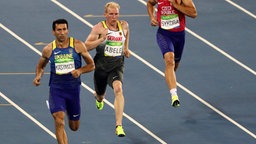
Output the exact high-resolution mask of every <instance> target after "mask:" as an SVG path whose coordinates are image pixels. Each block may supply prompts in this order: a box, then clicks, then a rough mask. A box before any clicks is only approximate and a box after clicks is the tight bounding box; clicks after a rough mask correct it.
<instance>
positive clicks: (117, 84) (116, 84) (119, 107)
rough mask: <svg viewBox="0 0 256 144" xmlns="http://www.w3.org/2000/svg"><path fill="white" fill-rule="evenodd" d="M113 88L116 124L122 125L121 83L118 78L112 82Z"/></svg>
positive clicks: (122, 99)
mask: <svg viewBox="0 0 256 144" xmlns="http://www.w3.org/2000/svg"><path fill="white" fill-rule="evenodd" d="M113 89H114V94H115V100H114V107H115V114H116V126H117V125H122V119H123V111H124V96H123V89H122V83H121V81H119V80H115V81H114V82H113Z"/></svg>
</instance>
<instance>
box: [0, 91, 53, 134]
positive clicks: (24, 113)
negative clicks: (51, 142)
mask: <svg viewBox="0 0 256 144" xmlns="http://www.w3.org/2000/svg"><path fill="white" fill-rule="evenodd" d="M0 96H1V97H2V98H3V99H5V100H6V101H7V102H8V103H10V104H11V105H12V106H14V107H15V108H16V109H17V110H19V111H20V112H21V113H22V114H23V115H25V116H26V117H27V118H29V119H30V120H31V121H33V122H34V123H35V124H37V125H38V126H39V127H40V128H41V129H43V130H44V131H45V132H47V133H48V134H49V135H51V136H52V137H53V138H55V139H56V136H55V134H54V133H53V132H51V131H50V130H49V129H48V128H46V127H45V126H44V125H43V124H41V123H40V122H39V121H38V120H36V119H35V118H34V117H32V116H31V115H30V114H28V113H27V112H26V111H25V110H23V109H22V108H21V107H19V106H18V105H17V104H16V103H14V102H13V101H12V100H10V99H9V98H8V97H7V96H5V95H4V94H3V93H2V92H0Z"/></svg>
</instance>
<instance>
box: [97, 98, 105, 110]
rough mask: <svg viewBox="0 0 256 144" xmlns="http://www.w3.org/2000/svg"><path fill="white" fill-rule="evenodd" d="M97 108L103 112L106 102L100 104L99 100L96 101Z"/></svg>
mask: <svg viewBox="0 0 256 144" xmlns="http://www.w3.org/2000/svg"><path fill="white" fill-rule="evenodd" d="M96 107H97V109H98V110H102V109H103V107H104V102H103V101H101V102H99V101H98V100H96Z"/></svg>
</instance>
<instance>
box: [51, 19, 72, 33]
mask: <svg viewBox="0 0 256 144" xmlns="http://www.w3.org/2000/svg"><path fill="white" fill-rule="evenodd" d="M58 24H66V25H67V28H68V21H67V20H65V19H57V20H55V21H53V22H52V30H53V31H54V30H55V29H56V25H58Z"/></svg>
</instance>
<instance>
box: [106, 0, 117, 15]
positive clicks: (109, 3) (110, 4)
mask: <svg viewBox="0 0 256 144" xmlns="http://www.w3.org/2000/svg"><path fill="white" fill-rule="evenodd" d="M110 7H111V8H118V9H120V5H119V4H118V3H116V2H113V1H112V2H108V3H106V4H105V13H106V12H107V10H108V8H110Z"/></svg>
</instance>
